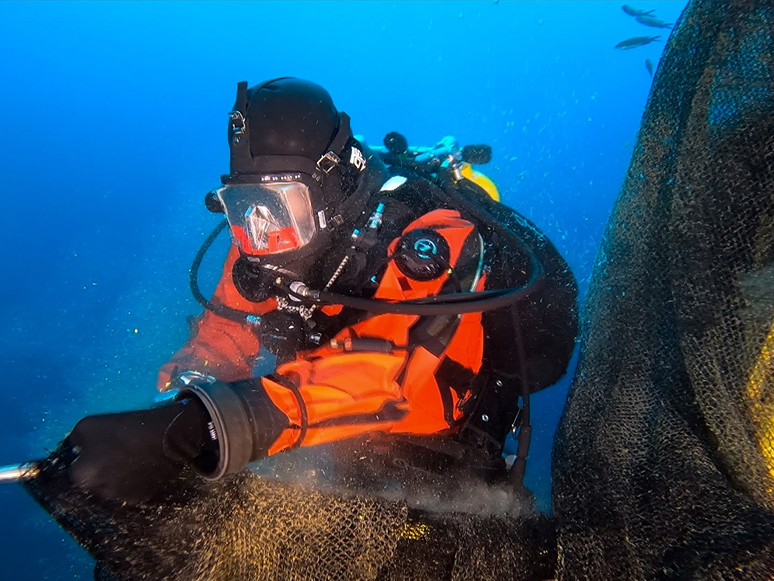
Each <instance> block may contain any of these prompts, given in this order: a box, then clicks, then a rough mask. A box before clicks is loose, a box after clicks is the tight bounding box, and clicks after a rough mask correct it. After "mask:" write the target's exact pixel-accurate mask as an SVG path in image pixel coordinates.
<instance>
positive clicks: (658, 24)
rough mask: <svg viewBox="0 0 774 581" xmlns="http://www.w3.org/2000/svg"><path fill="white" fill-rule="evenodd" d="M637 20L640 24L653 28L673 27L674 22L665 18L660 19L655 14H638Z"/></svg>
mask: <svg viewBox="0 0 774 581" xmlns="http://www.w3.org/2000/svg"><path fill="white" fill-rule="evenodd" d="M635 20H637V22H639V23H640V24H644V25H645V26H652V27H653V28H672V23H670V22H664V21H663V20H659V19H658V18H654V17H653V16H646V15H644V14H643V15H642V16H638V17H637V18H636V19H635Z"/></svg>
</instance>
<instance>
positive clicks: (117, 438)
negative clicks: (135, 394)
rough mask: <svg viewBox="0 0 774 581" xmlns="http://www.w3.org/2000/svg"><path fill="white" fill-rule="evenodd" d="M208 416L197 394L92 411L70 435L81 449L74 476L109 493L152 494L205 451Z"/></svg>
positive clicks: (119, 496)
mask: <svg viewBox="0 0 774 581" xmlns="http://www.w3.org/2000/svg"><path fill="white" fill-rule="evenodd" d="M207 418H208V416H207V413H206V411H205V410H204V408H203V406H202V405H201V404H200V403H199V402H198V401H196V400H190V401H185V402H177V403H174V404H171V405H166V406H163V407H158V408H153V409H149V410H138V411H131V412H122V413H115V414H104V415H96V416H87V417H85V418H83V419H82V420H81V421H79V422H78V423H77V424H76V425H75V428H73V431H72V432H71V433H70V435H69V436H67V438H66V439H65V441H64V445H65V446H68V447H70V448H72V449H73V451H74V452H75V454H76V459H75V460H74V461H73V463H72V464H71V465H70V469H69V472H70V480H71V481H72V482H73V484H75V485H76V486H78V487H80V488H82V489H84V490H86V491H88V492H91V493H93V494H96V495H98V496H100V497H101V498H104V499H109V500H115V501H120V502H130V503H139V502H145V501H147V500H150V499H151V498H152V497H153V496H154V495H155V494H156V493H157V492H158V491H159V490H160V489H161V488H162V487H163V486H164V485H165V484H167V483H168V482H169V481H170V480H172V479H173V478H175V477H176V476H177V475H178V474H179V473H180V471H181V470H182V468H183V465H184V464H185V463H186V462H188V461H190V460H192V459H193V458H195V457H196V456H197V455H199V453H200V452H201V449H202V446H203V442H204V438H205V433H206V432H205V430H206V422H207Z"/></svg>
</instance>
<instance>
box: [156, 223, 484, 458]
mask: <svg viewBox="0 0 774 581" xmlns="http://www.w3.org/2000/svg"><path fill="white" fill-rule="evenodd" d="M420 228H423V229H432V230H434V231H435V232H437V233H438V234H440V235H441V236H442V237H443V238H444V239H445V241H446V242H447V243H448V247H449V256H450V257H449V261H448V263H449V266H450V268H449V269H447V271H446V272H444V273H442V274H441V275H440V276H439V277H438V278H435V279H433V280H429V281H426V282H420V281H417V280H412V279H410V278H408V277H407V276H406V275H404V274H403V273H402V272H401V270H400V269H399V268H398V266H397V265H396V263H395V261H393V260H390V261H389V262H388V263H387V268H386V270H385V271H384V274H383V275H382V277H381V279H380V280H379V284H378V288H377V290H376V294H375V296H374V298H375V299H387V300H401V299H418V298H424V297H428V296H433V295H437V294H439V293H441V292H451V291H449V290H448V287H449V286H450V285H449V284H448V283H449V282H450V277H454V276H458V274H457V273H456V272H454V270H455V268H457V266H458V261H459V259H460V256H461V253H462V251H463V247H464V248H466V249H469V248H471V247H475V248H480V252H483V244H479V241H480V240H481V239H480V236H479V233H478V232H477V230H476V228H475V226H474V225H473V224H472V223H470V222H468V221H467V220H464V219H462V218H461V217H460V215H459V213H458V212H456V211H452V210H434V211H432V212H429V213H427V214H425V215H424V216H421V217H420V218H418V219H416V220H414V221H413V222H412V223H411V224H410V225H409V226H408V227H407V228H406V229H405V230H404V231H403V234H404V235H406V234H407V233H408V232H410V231H412V230H415V229H420ZM397 242H398V239H396V240H394V241H393V242H392V244H391V246H390V248H389V251H388V256H392V254H393V251H394V249H395V246H396V244H397ZM238 257H239V251H238V249H237V247H236V246H232V247H231V249H230V251H229V254H228V257H227V259H226V263H225V266H224V269H223V275H222V277H221V280H220V283H219V284H218V287H217V289H216V291H215V294H214V298H213V302H215V303H218V304H223V305H226V306H228V307H231V308H234V309H239V310H242V311H248V312H251V313H254V314H256V315H262V314H265V313H267V312H269V311H271V310H273V309H275V308H277V304H276V301H275V300H274V299H269V300H267V301H264V302H262V303H252V302H250V301H248V300H246V299H245V298H243V297H242V296H241V295H240V294H239V292H238V291H237V289H236V288H235V287H234V284H233V282H232V277H231V270H232V267H233V265H234V262H235V261H236V259H237V258H238ZM467 258H468V260H466V263H471V262H473V263H476V264H477V265H478V266H477V268H478V271H477V272H476V273H475V276H473V277H472V278H473V283H472V286H471V288H466V289H464V290H482V289H483V286H484V276H483V272H482V269H481V264H482V260H474V261H470V260H469V258H470V257H469V256H468V257H467ZM479 258H481V257H479ZM469 278H470V277H469ZM322 311H323V313H325V314H326V315H330V316H333V317H335V316H336V314H337V313H338V311H339V309H337V308H336V307H335V306H332V307H331V306H329V307H323V308H322ZM420 324H421V325H422V331H421V332H419V333H417V332H414V333H412V329H414V330H416V329H417V327H418V325H420ZM417 335H419V336H421V337H423V340H417V339H416V336H417ZM412 337H413V338H412ZM363 339H369V340H377V341H376V343H375V342H374V341H370V342H368V341H363ZM375 344H381V345H389V346H390V348H388V349H377V350H367V349H368V346H370V347H371V348H372V349H373V346H374V345H375ZM362 346H364V347H362ZM483 347H484V334H483V329H482V326H481V314H480V313H470V314H465V315H449V316H444V317H419V316H415V315H398V314H383V315H374V316H371V317H370V318H367V319H365V320H362V321H361V322H359V323H356V324H354V325H351V326H345V327H343V328H342V329H341V330H340V331H339V332H338V333H337V334H336V335H335V337H334V338H333V340H331V341H330V342H328V343H325V344H323V345H322V346H320V347H318V348H316V349H313V350H308V351H302V352H299V353H297V355H296V357H295V360H292V361H289V362H287V363H284V364H281V365H279V366H278V367H277V369H276V370H275V371H274V373H273V374H272V375H271V376H267V377H263V378H262V379H261V382H262V385H263V387H264V389H265V390H266V393H267V395H268V396H269V397H270V399H271V400H272V402H273V403H274V404H275V405H276V406H277V407H278V408H279V410H281V411H282V412H283V413H284V414H285V416H287V419H288V427H287V428H286V429H285V430H284V431H283V432H282V433H281V435H280V436H279V438H278V439H276V441H275V442H274V443H273V445H271V446H270V448H269V451H268V452H269V454H275V453H277V452H280V451H282V450H285V449H287V448H289V447H292V446H297V445H315V444H321V443H325V442H331V441H335V440H340V439H343V438H348V437H352V436H356V435H361V434H365V433H370V432H391V433H409V434H432V433H437V432H440V431H443V430H447V429H449V428H453V427H455V426H456V425H457V424H458V423H459V421H460V420H461V418H462V417H463V416H464V413H465V409H464V404H465V402H466V401H467V400H468V399H469V398H470V396H471V393H470V391H469V385H470V381H471V379H472V378H473V377H474V376H475V374H476V373H477V372H478V371H479V369H480V367H481V363H482V356H483ZM259 349H260V344H259V339H258V335H257V334H256V332H255V329H254V328H253V327H252V326H250V325H249V324H247V323H245V324H240V323H239V322H236V321H233V320H229V319H225V318H222V317H220V316H218V315H216V314H215V313H213V312H211V311H206V312H205V313H204V314H203V315H202V316H201V317H200V318H199V320H198V321H197V323H196V328H195V329H194V332H193V333H192V336H191V338H190V339H189V340H188V342H187V343H186V344H185V345H184V346H183V347H182V348H181V349H180V350H179V351H178V352H177V353H175V355H174V356H173V357H172V358H171V359H170V361H169V362H168V363H167V364H165V365H164V366H163V367H162V369H161V371H160V373H159V389H160V390H162V391H163V390H164V389H165V388H166V387H167V386H168V385H169V381H170V378H171V376H172V375H174V374H175V373H176V372H182V371H185V370H195V371H199V372H201V373H204V374H207V375H211V376H213V377H215V378H216V379H218V380H220V381H224V382H231V381H236V380H241V379H247V378H251V377H252V369H253V367H254V365H255V363H256V359H257V357H258V352H259ZM439 370H443V372H441V373H439ZM450 371H451V372H450Z"/></svg>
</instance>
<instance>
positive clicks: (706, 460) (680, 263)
mask: <svg viewBox="0 0 774 581" xmlns="http://www.w3.org/2000/svg"><path fill="white" fill-rule="evenodd" d="M772 22H774V5H772V2H771V1H770V0H707V1H704V2H692V3H691V4H690V5H689V6H688V8H687V9H686V11H685V13H684V14H683V17H682V18H681V20H680V22H679V23H678V25H677V26H676V27H675V30H674V32H673V35H672V38H671V39H670V42H669V44H668V46H667V49H666V52H665V54H664V57H663V59H662V63H661V65H660V67H659V70H658V71H657V74H656V78H655V80H654V86H653V89H652V92H651V95H650V98H649V102H648V106H647V109H646V112H645V115H644V118H643V122H642V126H641V130H640V134H639V138H638V143H637V146H636V148H635V151H634V157H633V160H632V163H631V166H630V168H629V172H628V174H627V177H626V181H625V184H624V187H623V189H622V192H621V194H620V196H619V199H618V201H617V203H616V206H615V208H614V211H613V215H612V217H611V220H610V223H609V225H608V228H607V230H606V233H605V236H604V241H603V244H602V248H601V250H600V253H599V256H598V261H597V264H596V267H595V271H594V276H593V280H592V284H591V288H590V291H589V295H588V301H587V304H586V307H585V312H584V325H583V336H582V352H581V360H580V363H579V367H578V370H577V374H576V378H575V381H574V383H573V386H572V388H571V391H570V395H569V398H568V401H567V405H566V409H565V412H564V414H563V417H562V421H561V424H560V427H559V430H558V432H557V437H556V440H555V441H556V444H555V449H554V454H553V477H554V499H553V500H554V514H553V515H552V516H551V517H550V519H549V518H548V517H544V516H541V515H535V514H518V515H512V514H490V515H473V514H464V513H460V512H447V513H430V512H421V511H418V510H416V509H414V508H409V507H408V506H407V505H406V504H405V503H404V502H396V501H388V500H385V499H379V498H373V497H363V496H356V495H342V494H336V493H332V492H323V491H321V490H315V489H312V488H309V487H304V486H299V485H295V484H286V483H282V482H278V481H273V480H268V479H265V478H262V477H260V476H257V475H255V474H251V473H244V474H241V475H239V476H237V477H233V478H230V479H227V480H225V481H223V482H220V483H217V484H211V483H203V482H201V481H198V480H196V479H187V480H185V479H184V480H181V481H180V482H177V483H174V487H175V488H174V491H173V493H170V494H171V496H170V497H169V499H168V500H166V501H165V502H160V503H157V504H154V505H149V506H146V507H142V508H133V507H126V506H123V507H119V506H111V505H106V504H104V503H100V502H98V501H96V499H93V498H89V497H87V496H86V495H84V493H82V492H80V491H78V490H74V489H72V487H70V486H69V484H68V482H67V479H66V475H65V472H66V470H65V466H66V462H62V461H60V459H58V458H57V457H56V455H55V456H53V457H52V458H51V459H50V460H49V461H47V462H45V463H44V465H43V467H44V469H43V472H42V475H41V476H40V477H39V478H37V479H35V480H33V481H30V482H28V483H27V487H28V490H29V491H30V493H31V494H32V495H33V496H34V497H35V498H36V499H37V500H38V501H39V502H40V503H41V504H42V505H43V506H44V508H46V510H48V511H49V512H50V513H51V514H52V515H53V516H54V518H56V519H57V521H58V522H59V523H60V524H61V525H62V526H63V527H64V528H65V529H66V530H68V531H69V532H70V533H71V534H72V535H73V536H74V537H75V538H76V539H77V540H78V541H79V542H81V543H82V544H83V545H84V546H85V547H86V548H87V549H88V550H89V551H90V552H91V554H92V555H94V557H95V558H96V559H97V560H98V561H99V562H100V563H101V564H102V569H101V571H102V572H101V573H100V575H102V576H104V575H107V572H108V571H109V572H110V575H112V576H113V577H115V578H116V579H120V580H123V581H134V580H139V579H175V580H176V581H189V580H190V581H193V580H204V579H222V580H227V579H239V580H246V581H251V580H258V579H294V580H306V579H309V580H312V579H315V580H316V579H369V580H387V579H390V580H402V579H434V580H435V579H454V580H466V579H517V580H533V579H534V580H535V581H538V580H541V579H554V578H555V579H559V580H577V579H593V580H595V581H600V580H614V579H615V580H621V579H630V580H639V579H643V580H644V579H675V580H677V579H679V580H687V579H753V580H755V579H771V578H772V571H774V512H773V511H774V494H772V492H773V491H774V58H773V50H772V49H773V42H772Z"/></svg>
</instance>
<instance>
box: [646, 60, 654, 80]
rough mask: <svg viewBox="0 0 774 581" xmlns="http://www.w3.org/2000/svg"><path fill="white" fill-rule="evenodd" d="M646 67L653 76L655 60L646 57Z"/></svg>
mask: <svg viewBox="0 0 774 581" xmlns="http://www.w3.org/2000/svg"><path fill="white" fill-rule="evenodd" d="M645 68H646V69H648V72H649V73H650V76H651V78H652V77H653V61H652V60H650V59H645Z"/></svg>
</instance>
